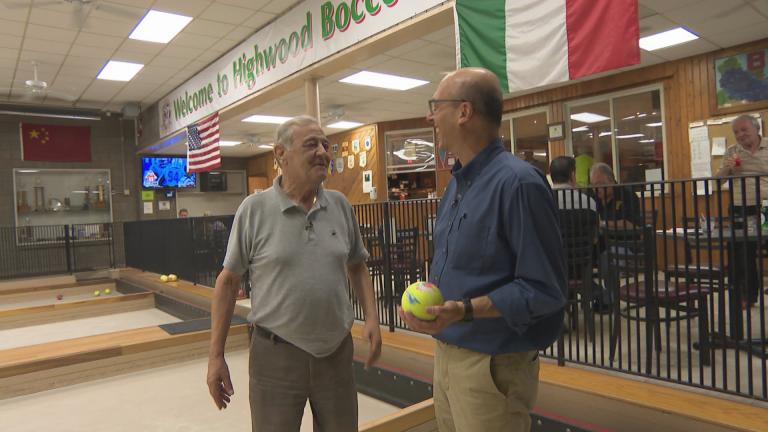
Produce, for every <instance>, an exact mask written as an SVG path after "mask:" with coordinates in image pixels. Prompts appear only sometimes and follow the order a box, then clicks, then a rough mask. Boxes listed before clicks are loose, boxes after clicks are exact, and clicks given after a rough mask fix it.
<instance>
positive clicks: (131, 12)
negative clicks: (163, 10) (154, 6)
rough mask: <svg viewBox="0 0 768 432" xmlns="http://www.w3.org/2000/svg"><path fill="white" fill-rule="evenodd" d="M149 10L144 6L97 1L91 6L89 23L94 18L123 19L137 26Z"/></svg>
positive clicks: (122, 20)
mask: <svg viewBox="0 0 768 432" xmlns="http://www.w3.org/2000/svg"><path fill="white" fill-rule="evenodd" d="M146 12H147V9H146V8H143V7H132V6H128V5H123V4H116V3H102V2H97V3H96V5H95V7H93V8H91V13H90V14H89V15H88V23H91V22H92V21H94V20H109V21H121V22H127V23H130V24H131V27H133V26H135V25H136V24H137V23H138V22H139V20H140V19H141V18H142V17H143V16H144V14H145V13H146Z"/></svg>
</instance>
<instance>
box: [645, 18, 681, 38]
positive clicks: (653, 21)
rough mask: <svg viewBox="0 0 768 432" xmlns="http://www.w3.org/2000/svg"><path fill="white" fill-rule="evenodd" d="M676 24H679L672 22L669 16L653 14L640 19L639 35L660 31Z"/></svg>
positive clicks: (676, 25)
mask: <svg viewBox="0 0 768 432" xmlns="http://www.w3.org/2000/svg"><path fill="white" fill-rule="evenodd" d="M678 26H679V24H677V23H674V22H672V21H671V20H670V19H669V18H666V17H664V16H662V15H653V16H650V17H648V18H643V19H641V20H640V37H644V36H649V35H653V34H656V33H661V32H663V31H667V30H670V29H672V28H675V27H678Z"/></svg>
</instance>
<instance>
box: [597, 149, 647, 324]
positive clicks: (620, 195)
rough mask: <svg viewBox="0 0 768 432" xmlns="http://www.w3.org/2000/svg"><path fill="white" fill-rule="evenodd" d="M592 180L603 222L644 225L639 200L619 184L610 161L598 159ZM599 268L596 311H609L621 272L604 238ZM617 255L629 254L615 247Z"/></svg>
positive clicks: (611, 227)
mask: <svg viewBox="0 0 768 432" xmlns="http://www.w3.org/2000/svg"><path fill="white" fill-rule="evenodd" d="M589 183H590V184H591V185H592V186H593V187H594V188H595V192H596V194H597V197H598V200H597V214H598V215H599V216H600V220H601V223H602V224H604V227H605V229H608V230H631V229H633V228H635V227H642V226H643V223H644V220H643V213H642V207H641V205H640V200H639V199H638V198H637V195H635V193H634V192H633V191H632V189H631V188H629V187H624V186H618V185H617V184H616V176H615V175H614V174H613V170H612V169H611V167H610V166H608V164H606V163H603V162H599V163H596V164H594V165H592V167H591V168H590V169H589ZM598 249H599V252H600V254H599V257H598V267H599V268H600V277H601V279H602V280H603V290H602V293H601V294H600V295H599V296H597V298H596V299H595V306H594V307H595V310H597V311H600V312H607V311H609V310H610V309H611V304H612V300H613V298H612V297H613V295H612V292H613V291H614V290H617V289H618V284H619V280H618V274H617V272H616V271H615V270H614V267H615V263H612V262H611V261H610V260H609V258H608V250H607V249H608V248H607V247H606V245H605V242H604V241H603V242H602V244H599V245H598ZM611 252H612V253H613V254H614V255H623V254H626V253H627V252H629V251H627V250H625V249H624V248H621V247H616V246H614V247H613V248H612V250H611Z"/></svg>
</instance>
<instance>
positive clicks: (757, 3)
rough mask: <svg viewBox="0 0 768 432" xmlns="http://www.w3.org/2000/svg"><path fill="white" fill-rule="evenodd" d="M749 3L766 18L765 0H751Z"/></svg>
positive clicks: (767, 17)
mask: <svg viewBox="0 0 768 432" xmlns="http://www.w3.org/2000/svg"><path fill="white" fill-rule="evenodd" d="M750 4H751V5H752V7H754V8H755V9H756V10H757V11H758V12H760V13H761V14H763V16H764V17H765V18H766V19H768V1H766V0H751V1H750Z"/></svg>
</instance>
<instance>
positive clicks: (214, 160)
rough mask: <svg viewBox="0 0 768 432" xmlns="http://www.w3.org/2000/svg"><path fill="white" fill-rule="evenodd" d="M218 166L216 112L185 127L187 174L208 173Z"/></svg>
mask: <svg viewBox="0 0 768 432" xmlns="http://www.w3.org/2000/svg"><path fill="white" fill-rule="evenodd" d="M220 165H221V152H220V151H219V113H218V112H217V113H215V114H212V115H210V116H208V117H206V118H204V119H202V120H200V121H199V122H197V123H193V124H191V125H189V126H187V172H191V173H192V172H202V171H210V170H212V169H214V168H217V167H219V166H220Z"/></svg>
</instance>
